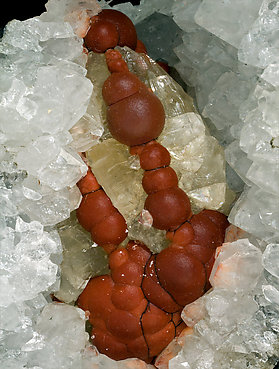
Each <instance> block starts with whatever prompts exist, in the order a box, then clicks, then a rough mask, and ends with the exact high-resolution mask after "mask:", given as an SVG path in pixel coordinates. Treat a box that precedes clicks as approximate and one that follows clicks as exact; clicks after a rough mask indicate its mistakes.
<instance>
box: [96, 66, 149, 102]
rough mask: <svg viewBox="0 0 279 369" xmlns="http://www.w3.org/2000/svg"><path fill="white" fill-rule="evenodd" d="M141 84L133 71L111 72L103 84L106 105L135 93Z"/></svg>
mask: <svg viewBox="0 0 279 369" xmlns="http://www.w3.org/2000/svg"><path fill="white" fill-rule="evenodd" d="M142 86H143V83H142V82H141V81H140V80H139V79H138V77H137V76H136V75H135V74H133V73H130V72H118V73H112V74H111V75H110V76H109V77H108V78H107V79H106V81H105V83H104V85H103V90H102V93H103V98H104V100H105V103H106V104H107V105H112V104H115V103H116V102H118V101H120V100H122V99H125V98H127V97H129V96H131V95H133V94H135V93H136V92H138V91H139V89H140V88H141V87H142Z"/></svg>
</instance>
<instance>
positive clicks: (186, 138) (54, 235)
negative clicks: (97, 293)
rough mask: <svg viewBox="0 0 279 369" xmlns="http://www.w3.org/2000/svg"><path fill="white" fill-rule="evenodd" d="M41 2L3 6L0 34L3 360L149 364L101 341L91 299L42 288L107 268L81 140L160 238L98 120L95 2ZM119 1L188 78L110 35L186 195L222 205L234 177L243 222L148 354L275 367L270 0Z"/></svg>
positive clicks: (44, 364)
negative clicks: (89, 324)
mask: <svg viewBox="0 0 279 369" xmlns="http://www.w3.org/2000/svg"><path fill="white" fill-rule="evenodd" d="M101 5H102V6H105V7H107V6H108V5H106V4H105V3H104V2H101ZM46 8H47V12H46V13H43V14H42V15H41V16H38V17H35V18H33V19H29V20H26V21H23V22H20V21H16V20H14V21H12V22H10V23H9V24H8V25H7V27H6V29H5V32H4V36H3V38H2V40H1V42H0V71H1V73H0V81H1V84H0V208H1V214H0V234H1V236H0V249H1V255H0V268H1V273H0V283H1V291H0V333H1V343H2V344H1V349H0V363H1V367H3V368H9V369H19V368H30V369H31V368H32V369H35V368H36V369H37V368H38V369H39V368H40V369H48V368H56V367H57V368H58V367H59V369H69V368H81V369H89V368H90V369H92V367H94V368H98V369H99V368H110V369H111V368H112V369H125V368H149V369H150V368H154V367H153V366H152V365H147V364H145V363H143V362H140V361H138V360H137V359H131V360H130V359H129V360H126V361H121V362H115V361H113V360H111V359H109V358H108V357H106V356H104V355H100V354H99V353H98V352H97V350H96V349H95V348H94V347H93V346H92V345H91V344H90V343H89V341H88V335H87V334H86V333H85V329H84V326H85V321H86V314H84V312H82V311H81V310H79V309H77V308H76V307H74V306H70V305H68V304H64V303H53V302H52V301H51V299H50V294H53V293H55V294H56V296H57V297H58V298H60V299H61V300H63V301H65V302H67V303H70V304H72V303H73V302H74V300H75V299H76V297H77V295H78V294H79V292H80V291H81V290H82V288H83V286H84V285H85V284H86V281H87V280H88V278H89V277H90V276H91V275H96V274H98V273H99V274H102V273H104V272H106V270H107V269H106V268H107V264H106V258H105V255H104V253H102V251H100V250H99V249H98V248H96V247H95V246H96V245H94V244H93V243H92V241H91V240H90V236H89V234H87V233H86V232H84V231H83V230H82V229H81V228H80V226H79V225H78V224H77V222H76V219H75V216H74V214H73V213H72V212H73V210H74V209H76V208H77V207H78V205H79V203H80V200H81V196H80V193H79V190H78V188H77V186H76V182H77V181H78V180H79V179H80V178H81V177H82V176H83V175H84V174H85V173H86V170H87V166H86V164H85V163H84V162H83V160H82V159H81V158H80V155H79V152H83V151H87V150H90V157H91V153H92V157H94V158H96V160H95V159H94V160H93V159H92V164H93V165H96V169H97V171H96V175H97V172H98V170H99V171H100V173H101V174H100V181H101V177H102V178H103V180H104V186H106V187H107V191H110V190H111V194H110V196H111V197H112V198H113V202H114V204H115V206H117V207H119V208H121V207H122V208H121V209H122V210H121V211H123V213H125V212H126V213H125V214H127V219H128V223H129V224H128V225H129V237H130V238H137V239H142V241H143V242H146V243H147V244H149V245H150V247H151V248H152V250H153V251H155V252H158V251H160V249H161V248H163V247H166V246H167V243H166V240H165V238H164V234H163V233H164V232H161V231H157V230H154V229H153V228H152V227H150V222H151V221H152V219H150V217H149V216H148V214H145V213H144V212H142V204H143V201H144V196H145V194H144V193H143V192H142V188H141V186H140V181H141V175H142V173H141V170H140V166H139V163H138V161H137V159H136V158H133V157H130V156H129V155H128V152H127V149H126V148H124V147H122V148H120V147H118V148H117V153H118V155H114V156H113V157H112V155H111V153H113V152H115V151H113V150H114V148H116V146H117V145H120V144H118V143H116V142H113V139H112V138H111V137H110V135H109V133H108V130H107V127H106V122H105V106H104V103H103V101H102V99H101V98H100V96H101V95H100V94H101V87H102V83H103V81H104V80H105V79H106V78H107V76H108V70H107V68H106V65H105V63H104V57H103V56H101V55H96V54H95V55H94V54H90V55H89V56H87V55H86V54H85V53H84V52H83V41H82V38H81V37H82V35H84V33H86V31H87V28H88V26H89V23H88V19H89V16H92V15H94V14H96V13H97V12H98V11H100V7H99V5H98V4H97V2H95V1H93V0H86V1H82V2H79V1H76V0H61V1H56V0H50V1H48V3H47V4H46ZM118 9H119V10H122V11H124V12H125V13H126V14H127V15H128V16H130V17H131V19H132V20H133V21H134V22H135V23H136V24H138V29H139V32H141V30H143V29H146V31H147V32H146V33H141V38H142V41H144V42H145V40H146V42H147V43H148V45H150V46H149V48H150V50H148V51H149V52H150V55H151V57H152V48H153V45H152V42H154V43H155V44H156V43H157V44H156V45H155V46H156V47H155V48H154V50H156V52H157V54H154V58H157V57H158V52H159V51H160V50H163V52H164V55H162V56H161V57H162V59H165V60H168V61H169V63H170V65H171V66H172V67H175V68H176V69H177V70H178V71H179V73H180V76H181V77H182V78H183V80H184V82H186V83H187V84H188V86H189V94H191V95H192V97H193V99H192V98H191V97H190V96H189V94H186V93H185V92H184V91H183V89H182V88H181V87H180V86H179V85H178V84H177V83H176V82H174V80H173V79H172V78H170V77H169V76H168V75H167V74H166V73H165V72H164V71H163V70H162V69H161V68H159V67H158V66H157V65H156V64H155V63H154V61H152V59H149V58H147V57H145V56H144V55H141V56H138V55H137V54H135V53H134V52H132V51H131V50H128V49H126V48H124V49H121V50H120V51H121V52H122V54H123V56H124V57H125V58H126V60H127V62H128V65H129V68H130V70H132V71H133V72H135V73H136V74H137V75H138V76H139V78H141V79H142V81H143V82H144V83H146V84H147V85H148V87H150V88H151V89H152V90H153V91H154V93H155V94H156V95H157V96H158V97H159V98H160V99H161V100H162V103H163V104H164V107H165V109H166V116H167V121H166V127H165V130H164V132H163V134H162V136H161V137H160V138H159V140H160V142H161V143H162V144H164V145H165V146H166V147H167V148H168V149H169V151H170V153H171V156H172V162H171V165H172V166H173V168H174V169H175V170H176V171H177V173H178V175H179V180H180V186H181V187H182V188H183V189H184V190H185V191H186V192H187V193H188V195H189V197H190V199H191V202H192V205H193V209H194V211H199V210H200V209H201V208H203V207H208V208H212V209H220V210H221V211H225V212H229V211H230V204H231V202H232V201H233V196H234V195H233V191H235V192H236V193H237V195H238V198H237V201H236V202H235V204H234V206H233V208H232V210H231V211H230V215H229V219H230V222H231V223H233V224H234V225H236V226H238V227H240V228H242V229H243V230H245V231H246V232H240V231H238V232H235V234H230V235H228V237H227V241H228V242H227V243H226V244H224V246H223V247H221V248H220V249H218V250H217V254H216V257H217V259H216V263H215V265H214V269H213V272H212V274H211V277H210V281H211V283H212V286H213V289H212V290H210V291H209V292H208V293H207V294H206V295H204V296H203V297H201V298H200V299H199V300H197V301H195V302H194V303H192V304H190V305H188V306H186V307H185V309H184V311H183V314H182V316H183V319H184V320H185V322H186V323H187V324H188V325H189V326H191V327H193V333H192V334H189V335H187V337H185V339H184V340H183V344H181V345H182V346H179V347H178V348H177V347H176V349H175V350H174V352H173V355H172V356H168V355H167V354H164V353H162V356H161V360H160V363H159V362H158V365H157V366H158V368H160V369H166V368H167V367H168V369H179V368H188V369H198V368H199V369H200V368H203V369H204V368H206V369H223V368H224V369H227V368H228V367H229V368H232V369H234V368H235V369H244V368H250V369H251V368H253V369H254V368H256V369H257V368H264V369H269V368H273V366H274V364H275V363H276V361H277V357H278V338H277V337H278V333H279V325H278V314H279V307H278V304H279V269H278V255H279V222H278V219H279V214H278V203H279V189H278V176H279V130H278V127H279V114H278V113H279V112H278V103H277V101H278V96H279V92H278V88H279V87H278V86H279V77H278V76H279V69H278V68H279V64H278V37H277V36H278V11H279V7H278V3H277V2H276V1H272V0H256V1H250V0H249V1H245V2H243V1H242V2H241V1H238V0H237V1H226V2H221V1H217V0H198V1H197V0H189V1H176V0H173V1H172V0H171V1H170V0H166V1H161V0H152V1H151V0H142V1H141V5H140V7H133V6H132V5H131V4H129V3H126V4H122V5H120V6H118ZM160 17H161V19H162V22H163V24H164V25H165V27H160ZM65 21H66V22H65ZM153 22H154V23H153ZM173 22H175V23H176V24H174V23H173ZM152 24H153V25H154V26H153V28H152ZM168 25H171V27H172V28H171V29H172V30H173V32H175V34H176V35H177V37H174V36H173V34H169V31H168ZM156 32H157V33H158V32H159V33H160V35H156ZM160 40H161V41H160ZM162 40H163V41H164V42H162ZM158 41H160V42H161V44H160V45H159V44H158ZM167 50H170V52H169V53H168V52H167ZM174 63H175V65H174ZM198 111H199V112H200V113H201V115H202V118H203V119H201V116H200V115H199V114H198ZM203 122H206V125H205V124H204V123H203ZM209 132H211V133H212V134H213V136H215V138H214V137H212V136H211V135H210V134H209ZM218 141H219V143H218ZM108 143H110V149H111V153H110V149H109V147H108V146H109V145H108ZM220 143H221V144H222V146H223V147H221V146H220ZM98 150H100V151H99V154H100V156H99V159H98V155H99V154H98ZM125 150H126V151H125ZM223 151H225V155H226V159H227V162H228V164H229V166H230V167H225V161H224V156H223ZM93 153H95V154H93ZM94 155H96V156H94ZM101 156H103V158H104V167H103V168H102V164H100V163H98V160H100V157H101ZM90 160H91V159H90ZM118 170H119V171H118ZM225 170H226V173H227V176H228V177H227V181H226V178H225ZM108 173H113V175H115V176H117V175H118V177H116V178H117V180H118V182H119V183H118V182H117V181H113V180H112V179H111V178H110V176H109V175H108ZM119 173H120V174H121V176H119ZM123 176H124V177H125V176H127V178H126V180H129V181H134V182H132V186H130V187H129V186H128V185H127V181H126V183H125V180H123V178H122V177H123ZM112 181H113V185H114V186H115V187H114V186H112ZM227 182H228V183H229V184H230V188H228V185H227V184H226V183H227ZM117 186H118V187H117ZM119 186H120V187H121V188H119ZM122 186H123V187H122ZM125 186H126V187H125ZM123 188H125V190H123ZM124 191H126V193H127V195H129V196H130V199H131V201H132V204H133V206H132V209H133V210H134V212H133V211H132V212H130V209H131V208H129V205H131V204H129V202H127V198H128V196H127V198H123V196H121V195H122V194H123V193H124ZM240 192H241V194H240ZM135 200H136V202H135ZM71 213H72V214H71ZM70 214H71V217H70ZM234 236H235V237H236V238H240V239H238V240H235V239H233V237H234ZM232 241H234V242H232ZM158 245H159V246H158Z"/></svg>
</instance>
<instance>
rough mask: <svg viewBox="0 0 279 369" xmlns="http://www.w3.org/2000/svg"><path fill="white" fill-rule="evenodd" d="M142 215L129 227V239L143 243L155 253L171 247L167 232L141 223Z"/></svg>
mask: <svg viewBox="0 0 279 369" xmlns="http://www.w3.org/2000/svg"><path fill="white" fill-rule="evenodd" d="M139 218H140V215H138V216H136V217H135V219H134V221H132V222H131V224H129V226H128V237H129V238H130V239H131V240H138V241H141V242H143V243H144V244H145V245H147V246H148V248H149V249H150V250H151V251H152V252H153V253H158V252H160V251H162V250H163V249H165V248H166V247H167V246H168V245H169V241H168V240H167V239H166V232H165V231H161V230H159V229H155V228H153V227H150V225H149V224H147V225H146V224H143V223H142V222H140V221H139Z"/></svg>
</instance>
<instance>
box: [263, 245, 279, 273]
mask: <svg viewBox="0 0 279 369" xmlns="http://www.w3.org/2000/svg"><path fill="white" fill-rule="evenodd" d="M278 251H279V245H278V244H269V245H267V247H266V249H265V251H264V253H263V266H264V268H265V269H266V270H267V271H268V272H269V273H271V274H272V275H274V276H275V277H277V278H279V262H278V258H279V253H278Z"/></svg>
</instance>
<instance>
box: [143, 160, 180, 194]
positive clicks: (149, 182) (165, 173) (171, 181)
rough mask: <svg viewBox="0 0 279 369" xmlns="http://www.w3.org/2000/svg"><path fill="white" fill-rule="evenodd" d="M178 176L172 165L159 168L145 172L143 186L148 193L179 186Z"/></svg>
mask: <svg viewBox="0 0 279 369" xmlns="http://www.w3.org/2000/svg"><path fill="white" fill-rule="evenodd" d="M177 185H178V178H177V175H176V173H175V171H174V170H173V169H172V168H171V167H166V168H159V169H155V170H151V171H147V172H145V173H144V175H143V178H142V187H143V189H144V191H145V192H146V193H147V194H150V193H153V192H157V191H161V190H165V189H167V188H172V187H177Z"/></svg>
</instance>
